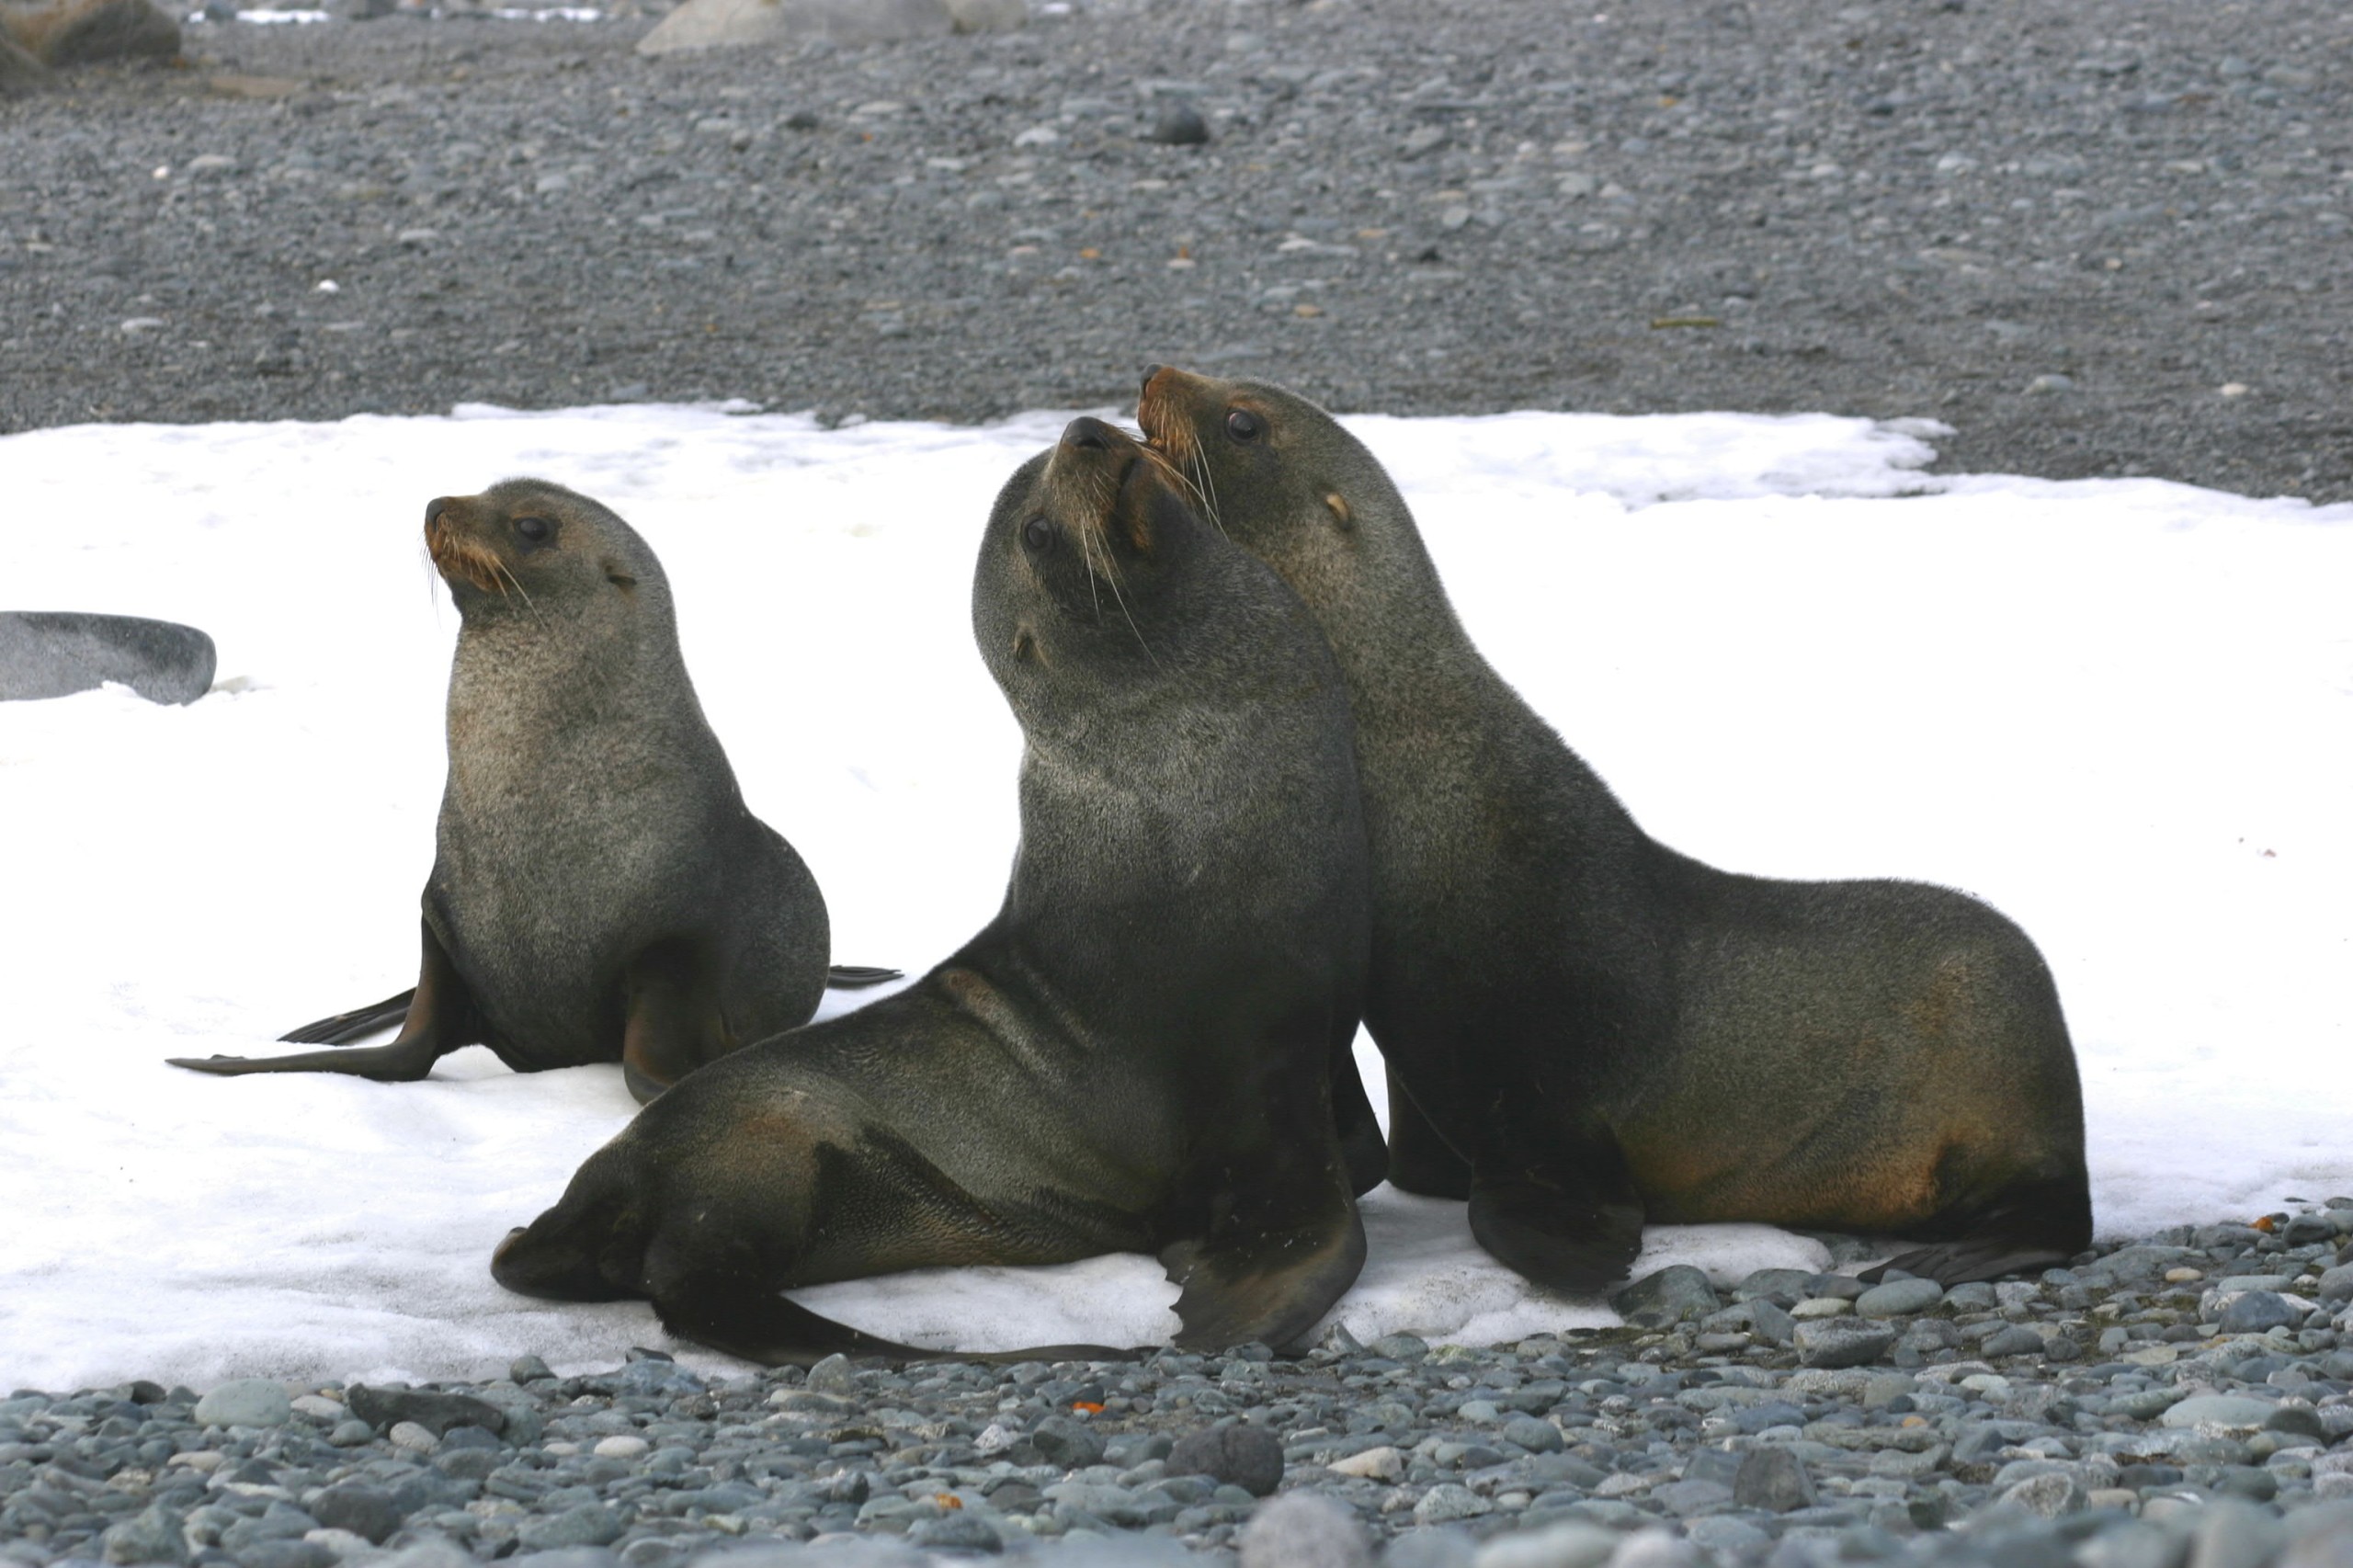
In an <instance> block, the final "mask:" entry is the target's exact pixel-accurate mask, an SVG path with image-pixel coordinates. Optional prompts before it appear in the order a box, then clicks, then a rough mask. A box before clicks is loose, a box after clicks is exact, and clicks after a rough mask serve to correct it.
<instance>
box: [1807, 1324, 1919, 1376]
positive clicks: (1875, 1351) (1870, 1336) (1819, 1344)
mask: <svg viewBox="0 0 2353 1568" xmlns="http://www.w3.org/2000/svg"><path fill="white" fill-rule="evenodd" d="M1894 1345H1895V1330H1894V1329H1893V1328H1891V1327H1889V1326H1888V1325H1887V1324H1881V1323H1870V1322H1867V1321H1865V1320H1863V1319H1861V1318H1850V1317H1849V1318H1809V1319H1807V1320H1805V1321H1804V1322H1802V1323H1801V1324H1798V1327H1797V1346H1798V1360H1799V1362H1800V1363H1801V1364H1802V1365H1803V1366H1808V1367H1867V1366H1869V1365H1870V1364H1871V1363H1872V1362H1873V1361H1876V1360H1878V1359H1879V1358H1881V1357H1882V1356H1885V1355H1886V1354H1887V1353H1888V1351H1889V1350H1891V1349H1892V1348H1893V1347H1894Z"/></svg>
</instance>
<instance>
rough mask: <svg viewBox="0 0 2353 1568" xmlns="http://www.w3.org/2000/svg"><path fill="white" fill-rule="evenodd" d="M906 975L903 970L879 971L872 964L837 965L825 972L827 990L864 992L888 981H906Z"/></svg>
mask: <svg viewBox="0 0 2353 1568" xmlns="http://www.w3.org/2000/svg"><path fill="white" fill-rule="evenodd" d="M906 973H907V971H905V970H903V969H878V968H876V967H874V966H873V965H871V964H862V963H837V964H835V965H834V966H833V967H832V968H831V969H829V970H827V971H825V989H826V990H828V991H863V990H865V989H866V988H867V987H868V986H870V985H881V984H883V983H886V982H888V981H892V980H904V979H905V978H906Z"/></svg>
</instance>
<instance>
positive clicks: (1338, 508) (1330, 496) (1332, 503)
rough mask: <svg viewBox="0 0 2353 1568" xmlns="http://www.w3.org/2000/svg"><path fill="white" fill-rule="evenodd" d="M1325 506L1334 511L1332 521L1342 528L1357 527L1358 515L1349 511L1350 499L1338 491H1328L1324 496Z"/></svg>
mask: <svg viewBox="0 0 2353 1568" xmlns="http://www.w3.org/2000/svg"><path fill="white" fill-rule="evenodd" d="M1324 506H1329V507H1330V508H1331V509H1332V520H1333V521H1334V522H1336V523H1337V524H1339V525H1340V526H1341V527H1342V528H1353V527H1355V526H1356V520H1357V518H1356V514H1355V513H1354V512H1351V511H1349V510H1348V498H1347V496H1345V495H1343V494H1340V493H1339V492H1338V491H1336V490H1333V491H1327V492H1326V493H1325V494H1324Z"/></svg>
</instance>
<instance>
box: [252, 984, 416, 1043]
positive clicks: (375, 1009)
mask: <svg viewBox="0 0 2353 1568" xmlns="http://www.w3.org/2000/svg"><path fill="white" fill-rule="evenodd" d="M415 996H416V987H415V986H413V985H412V986H410V987H409V988H408V989H407V990H406V991H404V992H402V993H401V994H399V995H397V996H387V997H385V998H384V999H383V1000H382V1001H381V1002H377V1003H374V1004H371V1005H370V1006H365V1007H355V1008H353V1009H352V1010H351V1011H350V1012H348V1013H337V1014H335V1015H334V1016H333V1017H324V1018H321V1019H319V1020H318V1021H317V1022H315V1023H309V1024H304V1025H303V1026H302V1027H301V1028H299V1029H289V1030H288V1031H287V1032H286V1033H284V1034H282V1035H279V1036H278V1039H279V1040H284V1041H285V1042H286V1043H287V1044H289V1045H348V1044H350V1043H351V1042H352V1041H353V1040H365V1039H367V1038H368V1037H369V1035H371V1034H374V1033H375V1032H376V1031H377V1030H379V1029H388V1028H392V1026H393V1025H394V1024H397V1023H399V1022H400V1021H401V1020H402V1019H404V1018H405V1017H408V1007H409V1003H410V1002H412V1001H414V1000H415Z"/></svg>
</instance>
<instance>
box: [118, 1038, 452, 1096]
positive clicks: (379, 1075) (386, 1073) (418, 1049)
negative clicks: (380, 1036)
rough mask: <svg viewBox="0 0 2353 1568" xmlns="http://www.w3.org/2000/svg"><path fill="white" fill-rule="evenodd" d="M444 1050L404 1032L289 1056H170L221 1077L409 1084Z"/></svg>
mask: <svg viewBox="0 0 2353 1568" xmlns="http://www.w3.org/2000/svg"><path fill="white" fill-rule="evenodd" d="M443 1054H444V1052H443V1050H442V1048H441V1046H440V1044H439V1043H438V1041H436V1040H434V1038H433V1037H432V1036H431V1035H429V1034H423V1035H404V1036H402V1037H401V1038H400V1039H399V1040H393V1041H392V1042H391V1043H390V1044H388V1045H361V1046H345V1047H342V1048H341V1049H338V1050H335V1051H295V1052H294V1053H293V1054H292V1055H290V1056H173V1057H167V1058H166V1059H165V1060H166V1061H168V1062H170V1063H171V1065H173V1066H175V1067H188V1068H192V1069H194V1070H195V1071H197V1072H199V1073H210V1074H215V1075H217V1076H220V1077H223V1078H235V1077H242V1076H243V1075H244V1074H248V1073H345V1074H350V1075H352V1076H354V1077H358V1078H373V1079H375V1080H376V1081H377V1082H378V1083H380V1084H409V1083H414V1082H415V1081H416V1080H417V1079H419V1078H422V1077H424V1076H425V1075H426V1074H428V1073H430V1072H432V1071H433V1064H434V1063H435V1062H438V1061H440V1060H441V1058H442V1056H443Z"/></svg>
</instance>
